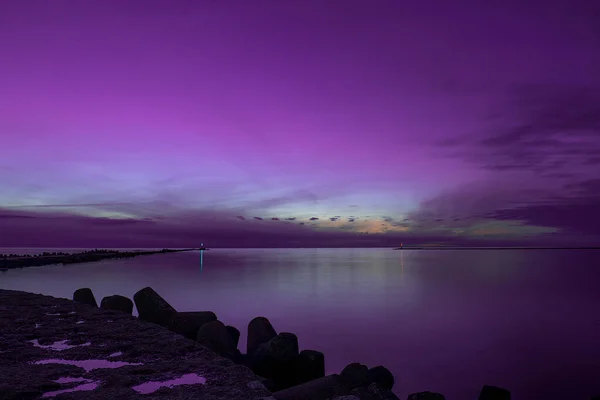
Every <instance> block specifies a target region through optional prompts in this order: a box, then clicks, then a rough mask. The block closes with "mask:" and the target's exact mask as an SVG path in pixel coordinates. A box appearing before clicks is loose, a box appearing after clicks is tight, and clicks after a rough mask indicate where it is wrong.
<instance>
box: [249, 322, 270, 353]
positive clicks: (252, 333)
mask: <svg viewBox="0 0 600 400" xmlns="http://www.w3.org/2000/svg"><path fill="white" fill-rule="evenodd" d="M275 336H277V332H275V329H274V328H273V325H271V322H269V320H268V319H266V318H265V317H256V318H254V319H253V320H252V321H250V323H249V324H248V343H247V346H246V353H247V354H248V355H252V354H254V352H255V351H256V350H257V349H258V347H259V346H260V345H261V344H263V343H266V342H268V341H269V340H271V339H273V338H274V337H275Z"/></svg>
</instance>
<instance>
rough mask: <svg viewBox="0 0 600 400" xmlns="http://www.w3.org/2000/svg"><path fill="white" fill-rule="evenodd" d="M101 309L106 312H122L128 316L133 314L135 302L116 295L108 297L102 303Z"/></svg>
mask: <svg viewBox="0 0 600 400" xmlns="http://www.w3.org/2000/svg"><path fill="white" fill-rule="evenodd" d="M100 308H104V309H105V310H115V311H121V312H124V313H126V314H132V313H133V301H131V300H130V299H128V298H127V297H125V296H120V295H118V294H115V295H113V296H107V297H105V298H103V299H102V301H101V302H100Z"/></svg>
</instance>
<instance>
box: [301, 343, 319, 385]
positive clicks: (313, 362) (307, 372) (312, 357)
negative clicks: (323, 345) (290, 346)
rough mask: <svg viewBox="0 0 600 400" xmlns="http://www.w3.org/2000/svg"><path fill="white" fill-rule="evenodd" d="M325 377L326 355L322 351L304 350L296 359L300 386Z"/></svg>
mask: <svg viewBox="0 0 600 400" xmlns="http://www.w3.org/2000/svg"><path fill="white" fill-rule="evenodd" d="M324 376H325V355H324V354H323V353H321V352H320V351H315V350H302V351H301V352H300V354H299V355H298V358H297V359H296V382H297V383H298V384H300V383H304V382H308V381H311V380H313V379H318V378H322V377H324Z"/></svg>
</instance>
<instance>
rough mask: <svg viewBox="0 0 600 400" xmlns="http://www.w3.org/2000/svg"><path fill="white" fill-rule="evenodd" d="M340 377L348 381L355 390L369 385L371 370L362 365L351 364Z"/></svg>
mask: <svg viewBox="0 0 600 400" xmlns="http://www.w3.org/2000/svg"><path fill="white" fill-rule="evenodd" d="M340 376H341V377H342V378H344V379H345V380H346V381H347V385H348V386H349V387H350V388H352V389H354V388H357V387H365V386H368V385H369V383H370V382H369V368H368V367H367V366H366V365H364V364H360V363H351V364H348V365H346V367H345V368H344V369H343V370H342V372H341V373H340Z"/></svg>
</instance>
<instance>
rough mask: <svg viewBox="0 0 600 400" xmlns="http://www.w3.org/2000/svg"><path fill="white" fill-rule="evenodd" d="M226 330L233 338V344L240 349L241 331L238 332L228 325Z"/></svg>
mask: <svg viewBox="0 0 600 400" xmlns="http://www.w3.org/2000/svg"><path fill="white" fill-rule="evenodd" d="M225 329H227V332H229V336H231V338H232V339H233V344H235V347H238V344H239V343H240V331H239V330H237V328H236V327H234V326H230V325H227V326H226V327H225Z"/></svg>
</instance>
